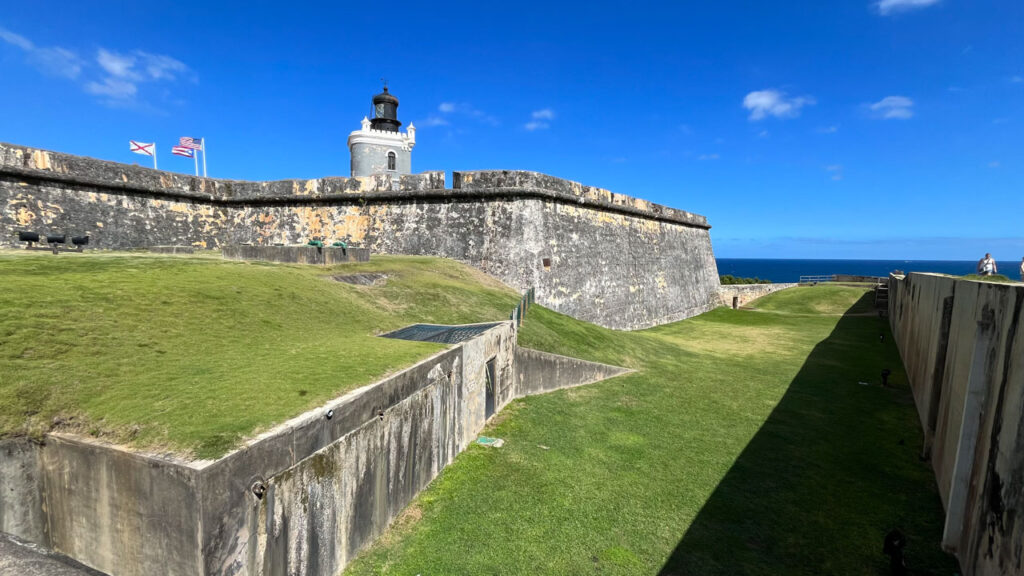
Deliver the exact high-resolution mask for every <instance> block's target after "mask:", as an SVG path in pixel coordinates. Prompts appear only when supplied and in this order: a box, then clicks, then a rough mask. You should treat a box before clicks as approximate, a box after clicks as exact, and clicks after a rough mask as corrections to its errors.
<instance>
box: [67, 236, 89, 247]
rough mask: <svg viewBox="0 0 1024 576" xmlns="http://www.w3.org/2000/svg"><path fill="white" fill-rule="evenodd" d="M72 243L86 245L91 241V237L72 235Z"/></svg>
mask: <svg viewBox="0 0 1024 576" xmlns="http://www.w3.org/2000/svg"><path fill="white" fill-rule="evenodd" d="M71 243H72V244H74V245H75V246H85V245H86V244H88V243H89V237H88V236H72V237H71Z"/></svg>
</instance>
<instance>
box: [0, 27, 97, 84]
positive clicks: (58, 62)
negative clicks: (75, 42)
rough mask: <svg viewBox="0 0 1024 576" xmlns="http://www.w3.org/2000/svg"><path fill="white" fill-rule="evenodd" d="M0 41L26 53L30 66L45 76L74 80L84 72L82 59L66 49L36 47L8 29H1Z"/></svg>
mask: <svg viewBox="0 0 1024 576" xmlns="http://www.w3.org/2000/svg"><path fill="white" fill-rule="evenodd" d="M0 40H3V41H4V42H6V43H8V44H10V45H12V46H14V47H16V48H19V49H21V50H23V51H25V57H26V59H27V60H28V62H29V64H31V65H32V66H35V67H36V68H37V69H38V70H39V71H40V72H43V73H44V74H49V75H51V76H60V77H63V78H71V79H74V78H77V77H78V75H79V74H80V73H81V72H82V59H81V58H79V57H78V55H77V54H75V53H74V52H72V51H70V50H67V49H65V48H60V47H59V46H36V45H35V44H33V43H32V41H31V40H29V39H28V38H25V37H24V36H22V35H20V34H15V33H14V32H11V31H10V30H7V29H6V28H0Z"/></svg>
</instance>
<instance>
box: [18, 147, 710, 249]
mask: <svg viewBox="0 0 1024 576" xmlns="http://www.w3.org/2000/svg"><path fill="white" fill-rule="evenodd" d="M86 165H87V166H88V167H91V168H93V169H94V171H95V172H97V173H99V174H100V176H90V175H86V174H81V173H76V172H75V169H76V168H83V167H85V166H86ZM439 174H443V173H440V172H437V171H431V172H424V173H421V174H413V175H404V176H402V178H401V179H400V186H399V189H398V190H393V189H391V176H390V175H387V178H386V180H387V182H386V183H384V182H383V181H382V182H377V180H376V179H374V178H373V177H369V178H364V179H357V178H344V177H327V178H320V179H294V180H275V181H246V180H224V179H215V178H202V177H197V176H189V175H185V174H178V173H174V172H167V171H163V170H154V169H151V168H146V167H142V166H131V165H127V164H121V163H118V162H110V161H106V160H98V159H95V158H88V157H84V156H75V155H72V154H63V153H60V152H51V151H48V150H42V149H37V148H29V147H25V146H17V145H13V144H6V143H0V175H4V176H8V177H15V178H20V179H31V180H39V181H46V182H54V183H59V184H69V185H74V186H84V187H93V188H98V189H100V190H101V191H102V192H106V193H119V192H121V193H126V194H129V193H130V194H140V195H146V196H151V197H154V198H166V199H172V200H183V201H187V202H195V203H202V204H209V205H213V206H249V207H259V206H279V205H290V206H293V205H310V204H319V205H323V204H327V205H332V204H358V205H365V204H380V203H387V202H416V201H436V202H449V201H470V200H481V199H496V198H536V199H542V200H550V201H554V202H558V203H561V204H571V205H577V206H580V207H587V208H593V209H597V210H602V211H605V212H612V213H617V214H623V215H626V216H634V217H639V218H645V219H649V220H656V221H660V222H667V223H672V224H680V225H683V226H688V227H692V228H699V229H703V230H709V229H710V228H711V226H710V225H708V223H707V218H705V217H704V216H701V215H698V214H693V213H690V212H686V211H684V210H678V209H675V208H669V207H667V206H662V205H660V204H654V203H652V202H647V201H645V200H640V199H636V198H633V197H630V196H625V195H622V194H615V193H612V192H610V191H607V190H603V189H601V188H594V187H589V186H584V185H582V184H579V183H577V182H572V181H569V180H563V179H560V178H555V177H553V176H547V175H544V174H540V173H537V172H527V171H494V170H487V171H476V172H455V173H454V174H455V179H456V182H455V183H454V184H455V186H454V187H453V188H436V187H428V188H424V189H414V188H416V184H417V183H419V182H426V184H427V185H428V186H430V185H432V184H435V183H438V184H442V185H443V180H442V181H441V182H436V180H437V179H438V178H436V177H437V176H438V175H439ZM405 183H408V184H409V186H408V187H407V188H406V189H403V186H402V184H405ZM356 184H358V187H356V186H355V185H356ZM364 184H366V185H369V186H371V187H372V189H369V190H365V189H362V188H363V185H364ZM385 186H386V187H385ZM236 187H238V188H241V189H246V191H248V192H251V190H250V189H254V188H258V189H260V191H262V190H265V189H267V188H268V187H272V188H290V189H292V190H293V193H288V194H281V193H276V192H271V193H256V194H254V195H248V196H244V197H237V196H235V195H234V194H233V191H234V188H236ZM311 188H312V190H310V189H311ZM324 188H327V189H339V190H343V191H341V192H326V193H322V192H320V190H322V189H324ZM353 188H355V189H353ZM207 190H211V192H207ZM299 190H304V191H306V192H304V193H299V192H298V191H299Z"/></svg>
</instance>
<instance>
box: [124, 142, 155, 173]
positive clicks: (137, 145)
mask: <svg viewBox="0 0 1024 576" xmlns="http://www.w3.org/2000/svg"><path fill="white" fill-rule="evenodd" d="M128 147H129V149H130V150H131V151H132V152H135V153H136V154H142V155H143V156H152V157H153V168H156V142H150V143H149V144H146V143H145V142H136V141H135V140H129V141H128Z"/></svg>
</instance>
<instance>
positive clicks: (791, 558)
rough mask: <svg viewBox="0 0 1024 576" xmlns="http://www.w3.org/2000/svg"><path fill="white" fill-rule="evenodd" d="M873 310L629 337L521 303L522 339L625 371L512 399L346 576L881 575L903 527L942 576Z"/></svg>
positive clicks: (764, 305) (826, 311)
mask: <svg viewBox="0 0 1024 576" xmlns="http://www.w3.org/2000/svg"><path fill="white" fill-rule="evenodd" d="M872 298H873V296H872V294H871V293H870V292H869V291H867V290H865V289H859V288H851V287H841V286H824V285H822V286H816V287H808V288H796V289H793V290H787V291H784V292H780V293H777V294H774V295H771V296H768V297H765V298H764V299H762V300H759V301H758V302H756V307H757V308H758V310H756V311H755V310H749V311H748V310H739V311H734V310H729V309H725V308H719V309H717V310H715V311H712V312H710V313H708V314H704V315H702V316H700V317H697V318H693V319H690V320H686V321H683V322H678V323H674V324H671V325H666V326H661V327H658V328H654V329H651V330H645V331H639V332H615V331H610V330H604V329H601V328H598V327H595V326H593V325H589V324H585V323H583V322H579V321H575V320H573V319H571V318H568V317H566V316H562V315H559V314H556V313H554V312H550V311H547V310H545V309H543V308H541V307H539V306H537V307H535V308H532V309H531V310H530V315H529V318H528V319H527V322H526V325H525V328H524V329H523V331H522V332H521V335H520V343H521V344H524V345H527V346H530V347H534V348H540V349H545V350H550V351H553V352H559V353H562V354H569V355H573V356H578V357H583V358H588V359H592V360H598V361H602V362H608V363H612V364H618V365H623V366H628V367H631V368H635V369H636V370H637V372H635V373H633V374H629V375H626V376H622V377H619V378H615V379H612V380H608V381H606V382H602V383H599V384H594V385H590V386H586V387H581V388H575V389H571V390H565V391H560V392H555V393H551V394H546V395H542V396H533V397H529V398H526V399H523V400H519V401H516V402H514V403H513V404H512V405H510V406H509V407H508V408H506V409H505V411H504V412H502V413H501V414H500V415H499V416H498V417H497V418H496V419H495V421H493V422H492V424H491V426H490V427H489V428H488V430H487V431H486V432H485V433H486V434H487V435H489V436H497V437H500V438H504V439H505V445H504V447H503V448H500V449H493V448H483V447H480V446H475V445H474V446H472V447H470V449H469V450H467V452H465V453H464V454H462V455H460V456H459V457H458V459H457V460H456V461H455V463H454V464H452V465H451V466H449V467H448V468H447V469H445V470H444V471H443V473H442V474H441V476H440V477H439V478H438V479H437V480H435V481H434V482H433V484H432V485H431V486H430V487H429V488H428V489H427V490H426V491H425V492H423V493H422V494H421V495H420V497H418V498H417V499H416V500H415V501H414V502H413V503H412V504H411V505H410V506H409V507H408V508H407V510H406V511H405V512H404V513H403V514H402V516H401V517H400V518H399V520H398V521H397V522H396V524H395V526H394V527H393V528H392V530H390V531H389V533H388V534H387V535H386V536H385V537H384V538H383V539H382V540H381V541H380V542H378V544H376V545H374V546H373V547H371V548H370V549H368V550H366V551H365V552H364V553H363V554H362V555H361V557H360V558H359V559H357V560H356V562H354V563H353V564H352V565H351V566H350V567H349V569H348V570H347V572H346V573H347V574H352V575H370V574H402V575H413V574H420V575H423V576H433V575H456V574H465V575H478V574H531V575H533V574H552V575H563V574H602V575H606V574H631V575H632V574H658V573H661V574H666V575H669V574H672V575H705V574H710V575H715V574H720V575H729V576H734V575H738V574H764V575H778V574H786V575H808V576H811V575H813V576H820V575H822V574H841V575H858V574H877V575H881V574H888V562H887V558H886V557H884V556H882V554H881V549H882V540H883V537H884V535H885V534H886V532H888V531H889V530H890V529H892V528H894V527H899V528H900V529H901V530H902V531H903V532H904V533H905V534H907V536H908V539H909V546H908V549H907V556H908V563H909V565H910V566H911V568H912V569H914V570H916V572H914V573H915V574H954V573H955V572H956V571H957V567H956V563H955V561H954V560H952V559H951V557H949V556H947V555H946V554H944V553H943V552H942V551H941V550H940V548H939V540H940V536H941V531H942V518H943V516H942V507H941V504H940V501H939V496H938V493H937V489H936V486H935V481H934V479H933V476H932V472H931V470H930V467H929V465H928V464H927V463H923V462H920V461H919V460H918V454H919V453H920V450H921V440H922V438H921V432H920V426H919V424H918V419H917V416H916V413H915V410H914V407H913V403H912V400H911V396H910V392H909V389H908V387H907V384H906V376H905V374H904V372H903V370H902V366H901V364H900V361H899V357H898V354H897V352H896V350H895V347H894V346H893V344H892V339H891V337H890V336H889V331H888V328H887V325H886V324H885V322H884V321H883V320H881V319H879V318H878V317H877V315H871V314H870V310H871V301H872ZM846 311H849V312H850V314H847V315H843V313H844V312H846ZM880 335H884V336H885V338H884V341H880V338H879V336H880ZM883 368H891V369H892V370H893V375H892V377H891V378H890V382H891V383H893V384H894V385H895V387H894V388H883V387H881V386H880V385H879V382H880V376H879V374H880V372H881V370H882V369H883ZM861 382H866V383H867V385H862V384H860V383H861Z"/></svg>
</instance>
